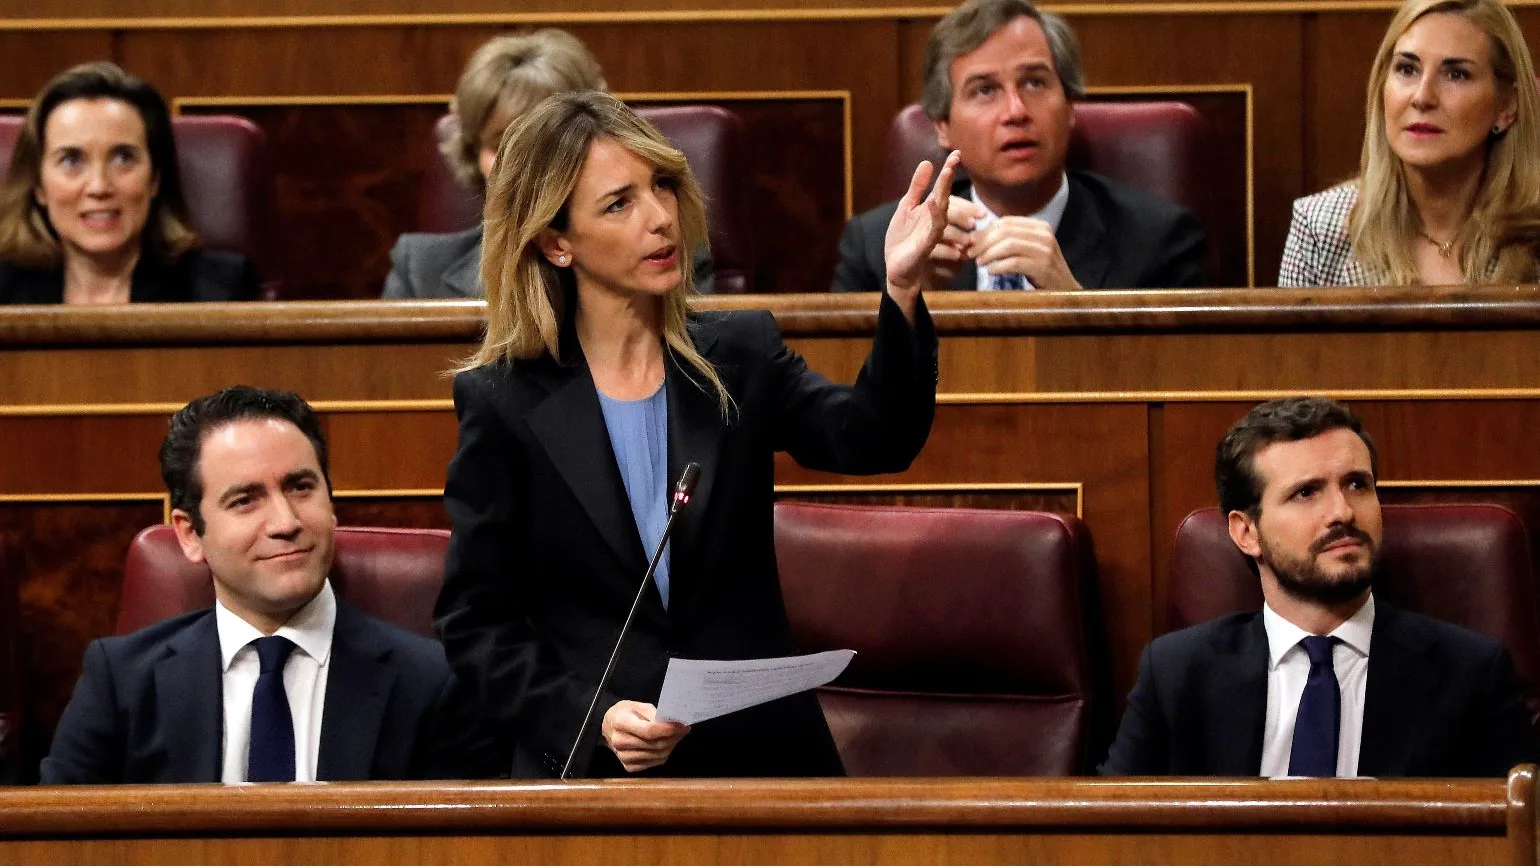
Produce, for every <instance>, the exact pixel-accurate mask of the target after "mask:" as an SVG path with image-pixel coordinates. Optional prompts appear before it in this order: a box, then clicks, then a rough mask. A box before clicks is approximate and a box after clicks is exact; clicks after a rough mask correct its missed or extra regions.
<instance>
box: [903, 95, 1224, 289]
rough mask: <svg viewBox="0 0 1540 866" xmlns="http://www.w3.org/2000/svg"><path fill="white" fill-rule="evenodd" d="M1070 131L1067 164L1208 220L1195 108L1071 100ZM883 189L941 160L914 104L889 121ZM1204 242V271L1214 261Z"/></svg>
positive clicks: (1203, 137) (1205, 150)
mask: <svg viewBox="0 0 1540 866" xmlns="http://www.w3.org/2000/svg"><path fill="white" fill-rule="evenodd" d="M1074 111H1075V126H1074V129H1073V130H1071V132H1070V140H1069V160H1068V161H1069V167H1070V168H1078V169H1083V170H1085V171H1093V172H1096V173H1097V174H1100V175H1103V176H1105V177H1109V178H1111V179H1113V180H1115V181H1118V182H1119V183H1123V184H1127V185H1128V186H1131V187H1134V188H1135V189H1140V190H1143V191H1145V192H1148V193H1150V194H1152V195H1157V196H1160V197H1161V198H1163V199H1166V200H1167V201H1172V202H1175V203H1177V204H1179V205H1181V206H1183V207H1185V208H1187V209H1189V210H1191V211H1192V212H1193V213H1195V214H1197V215H1198V219H1200V220H1201V221H1202V222H1203V224H1204V225H1205V226H1212V225H1213V224H1214V213H1213V211H1214V205H1213V198H1212V195H1211V194H1210V186H1211V183H1212V180H1211V178H1210V176H1209V174H1208V173H1207V162H1208V159H1209V143H1208V142H1209V135H1208V125H1207V124H1206V123H1205V122H1204V120H1203V116H1202V115H1201V114H1199V113H1198V110H1197V109H1196V108H1193V107H1192V106H1191V105H1189V104H1188V103H1185V102H1178V101H1174V100H1151V101H1145V102H1077V103H1075V106H1074ZM887 154H888V155H887V163H886V165H885V168H884V171H883V182H882V195H883V198H884V199H895V198H898V197H899V196H901V195H903V194H904V192H905V191H906V190H908V188H909V180H910V178H911V177H913V176H914V167H915V166H917V165H919V164H920V162H921V161H922V160H926V159H928V160H931V162H932V163H933V164H936V165H939V164H940V160H941V159H944V158H945V156H946V154H945V153H944V152H942V150H941V148H940V146H939V145H938V144H937V143H936V128H935V125H934V124H932V123H931V120H930V118H928V117H926V116H925V112H924V110H923V109H922V108H920V105H919V103H912V104H910V105H907V106H905V107H904V108H903V109H902V110H900V111H899V113H898V114H897V115H895V116H894V118H893V123H892V124H891V125H890V126H889V127H888V142H887ZM1215 255H1216V250H1215V247H1214V245H1213V244H1209V271H1210V272H1211V273H1212V272H1214V267H1215V263H1216V261H1217V259H1216V258H1215Z"/></svg>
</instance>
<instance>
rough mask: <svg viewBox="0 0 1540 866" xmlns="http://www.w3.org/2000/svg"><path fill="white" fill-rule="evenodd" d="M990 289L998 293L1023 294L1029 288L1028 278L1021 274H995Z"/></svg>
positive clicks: (991, 278) (991, 279)
mask: <svg viewBox="0 0 1540 866" xmlns="http://www.w3.org/2000/svg"><path fill="white" fill-rule="evenodd" d="M990 287H991V288H993V289H994V290H995V291H997V292H1021V291H1025V290H1026V288H1027V278H1026V277H1024V276H1022V275H1021V274H994V275H993V276H991V277H990Z"/></svg>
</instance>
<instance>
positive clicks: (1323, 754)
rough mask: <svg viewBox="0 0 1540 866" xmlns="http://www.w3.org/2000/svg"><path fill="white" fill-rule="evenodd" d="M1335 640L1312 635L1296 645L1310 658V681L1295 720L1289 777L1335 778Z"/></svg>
mask: <svg viewBox="0 0 1540 866" xmlns="http://www.w3.org/2000/svg"><path fill="white" fill-rule="evenodd" d="M1336 643H1337V639H1336V638H1334V637H1321V636H1320V635H1311V636H1310V637H1307V638H1305V639H1304V640H1301V641H1300V642H1299V644H1300V646H1302V647H1304V648H1305V654H1306V655H1308V656H1310V677H1309V679H1307V680H1305V692H1304V694H1302V695H1301V696H1300V698H1299V715H1297V716H1295V717H1294V747H1293V749H1292V750H1291V751H1290V752H1289V775H1290V776H1335V775H1337V740H1338V732H1339V731H1340V729H1341V727H1342V689H1341V687H1340V686H1338V685H1337V670H1336V668H1335V667H1333V666H1332V662H1331V650H1332V647H1333V646H1335V645H1336Z"/></svg>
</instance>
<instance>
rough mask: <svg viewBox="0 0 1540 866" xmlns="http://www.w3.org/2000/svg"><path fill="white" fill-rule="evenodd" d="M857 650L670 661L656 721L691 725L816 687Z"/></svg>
mask: <svg viewBox="0 0 1540 866" xmlns="http://www.w3.org/2000/svg"><path fill="white" fill-rule="evenodd" d="M855 654H856V652H855V650H829V651H827V652H821V653H813V654H812V655H805V656H786V657H783V658H771V659H742V660H738V661H702V660H697V659H677V658H676V659H669V662H668V670H667V671H666V672H665V673H664V674H663V691H662V694H660V695H659V696H658V712H657V716H656V718H657V720H658V721H665V720H667V721H674V722H681V723H683V724H686V725H693V724H695V723H696V722H703V721H705V720H707V719H714V718H716V717H717V716H725V715H727V714H728V713H732V712H737V711H738V710H744V709H748V708H749V707H753V706H758V705H759V704H763V703H766V702H768V701H773V700H775V699H777V698H784V697H786V696H787V695H794V694H796V693H797V692H802V691H807V690H808V689H812V688H817V687H818V686H821V685H823V684H825V683H827V682H830V681H831V680H833V679H834V678H835V677H837V676H839V675H840V674H841V673H843V672H844V670H845V668H846V666H847V665H849V664H850V660H851V659H852V658H854V657H855Z"/></svg>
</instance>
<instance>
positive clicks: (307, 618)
mask: <svg viewBox="0 0 1540 866" xmlns="http://www.w3.org/2000/svg"><path fill="white" fill-rule="evenodd" d="M214 622H215V625H216V626H218V628H219V655H220V661H221V663H222V664H223V670H224V679H223V685H224V692H225V695H224V703H225V724H224V744H223V746H222V750H221V755H222V756H223V757H222V759H221V760H222V765H223V767H224V770H223V772H222V774H221V776H220V780H221V781H223V782H225V783H226V784H231V783H235V782H244V781H246V760H247V757H248V755H249V752H250V749H251V693H252V690H253V689H255V688H256V685H257V677H258V676H259V675H260V674H261V672H262V669H261V664H260V663H259V662H258V661H257V648H256V647H254V646H252V643H251V642H252V641H254V640H256V639H257V638H259V637H266V635H264V634H262V632H261V631H259V630H258V629H257V628H256V627H255V626H253V625H252V624H251V623H249V622H247V621H245V620H243V619H241V618H240V617H239V616H237V615H236V614H235V613H234V612H233V611H231V610H230V609H229V608H227V607H225V606H224V605H223V604H221V603H218V602H215V604H214ZM336 623H337V597H336V596H335V595H333V594H332V585H331V581H329V580H328V581H326V582H325V583H324V584H322V585H321V591H320V592H318V593H316V597H315V598H312V599H311V600H310V602H309V603H308V604H306V605H305V606H304V607H302V608H300V609H299V611H298V612H297V613H295V614H294V616H292V617H290V618H289V621H288V622H287V623H285V624H284V625H283V626H281V627H280V628H279V629H278V630H277V631H275V632H273V635H274V636H275V637H286V638H288V639H289V640H290V641H293V643H294V647H295V649H294V651H293V652H291V653H289V659H288V661H287V662H286V663H285V664H284V667H283V688H284V692H285V693H287V694H288V696H289V713H290V714H291V715H292V716H293V718H294V780H295V781H296V782H314V781H315V773H316V756H317V755H318V754H319V753H320V751H321V714H322V712H323V711H324V710H325V704H326V670H327V668H328V667H329V662H330V661H331V654H332V628H333V626H335V625H336Z"/></svg>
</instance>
